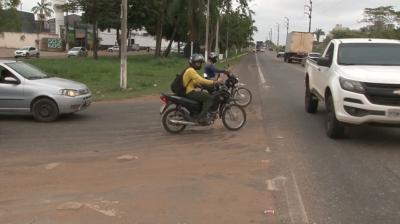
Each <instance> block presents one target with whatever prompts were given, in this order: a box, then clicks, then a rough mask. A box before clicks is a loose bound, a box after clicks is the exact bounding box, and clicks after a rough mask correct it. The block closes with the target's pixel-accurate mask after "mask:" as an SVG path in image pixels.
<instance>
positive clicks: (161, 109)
mask: <svg viewBox="0 0 400 224" xmlns="http://www.w3.org/2000/svg"><path fill="white" fill-rule="evenodd" d="M166 106H167V104H163V105H161V108H160V114H162V113H163V112H164V110H165V107H166Z"/></svg>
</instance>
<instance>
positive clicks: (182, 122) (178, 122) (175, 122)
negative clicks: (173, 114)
mask: <svg viewBox="0 0 400 224" xmlns="http://www.w3.org/2000/svg"><path fill="white" fill-rule="evenodd" d="M170 122H171V123H172V124H181V125H197V124H196V123H194V122H190V121H177V120H170Z"/></svg>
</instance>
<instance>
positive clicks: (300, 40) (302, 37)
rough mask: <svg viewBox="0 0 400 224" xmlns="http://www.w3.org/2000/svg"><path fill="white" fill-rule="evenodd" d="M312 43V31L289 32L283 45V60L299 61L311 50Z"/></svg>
mask: <svg viewBox="0 0 400 224" xmlns="http://www.w3.org/2000/svg"><path fill="white" fill-rule="evenodd" d="M313 43H314V33H308V32H297V31H293V32H291V33H289V35H288V37H287V40H286V47H285V55H284V60H285V62H289V63H292V62H293V61H297V62H301V60H303V58H304V57H306V56H307V54H308V53H310V52H312V50H313Z"/></svg>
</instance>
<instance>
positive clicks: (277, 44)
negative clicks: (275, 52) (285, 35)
mask: <svg viewBox="0 0 400 224" xmlns="http://www.w3.org/2000/svg"><path fill="white" fill-rule="evenodd" d="M276 24H278V41H277V43H276V46H277V47H278V48H279V34H280V33H279V26H280V25H279V23H276Z"/></svg>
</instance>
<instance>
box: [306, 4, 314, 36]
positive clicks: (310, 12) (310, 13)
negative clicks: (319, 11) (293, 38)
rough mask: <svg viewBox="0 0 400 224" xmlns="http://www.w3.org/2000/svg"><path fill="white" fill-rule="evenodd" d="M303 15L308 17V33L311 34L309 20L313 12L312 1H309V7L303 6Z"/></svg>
mask: <svg viewBox="0 0 400 224" xmlns="http://www.w3.org/2000/svg"><path fill="white" fill-rule="evenodd" d="M304 10H306V11H305V12H304V14H306V15H308V18H309V19H310V21H309V24H308V32H311V19H312V11H313V4H312V0H310V5H305V6H304Z"/></svg>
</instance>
